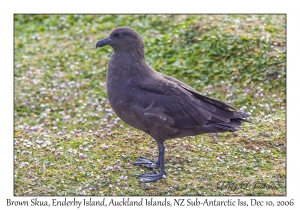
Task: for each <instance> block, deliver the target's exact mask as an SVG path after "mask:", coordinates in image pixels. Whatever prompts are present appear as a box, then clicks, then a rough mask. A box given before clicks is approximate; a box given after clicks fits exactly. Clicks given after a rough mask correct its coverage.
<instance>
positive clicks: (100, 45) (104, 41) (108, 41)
mask: <svg viewBox="0 0 300 210" xmlns="http://www.w3.org/2000/svg"><path fill="white" fill-rule="evenodd" d="M111 42H112V41H111V39H110V38H109V37H107V38H105V39H102V40H100V41H98V42H97V44H96V49H97V48H98V47H103V46H105V45H109V44H110V43H111Z"/></svg>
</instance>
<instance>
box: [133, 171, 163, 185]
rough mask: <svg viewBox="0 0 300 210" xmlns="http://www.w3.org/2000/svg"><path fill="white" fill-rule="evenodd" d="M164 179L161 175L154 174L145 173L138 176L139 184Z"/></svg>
mask: <svg viewBox="0 0 300 210" xmlns="http://www.w3.org/2000/svg"><path fill="white" fill-rule="evenodd" d="M162 178H164V175H163V174H158V173H156V172H153V173H147V174H141V175H138V179H139V181H140V182H145V183H147V182H156V181H158V180H160V179H162Z"/></svg>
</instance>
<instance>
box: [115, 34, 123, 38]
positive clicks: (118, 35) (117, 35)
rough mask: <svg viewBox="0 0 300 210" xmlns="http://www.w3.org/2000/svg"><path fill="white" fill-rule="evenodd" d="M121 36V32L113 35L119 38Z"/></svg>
mask: <svg viewBox="0 0 300 210" xmlns="http://www.w3.org/2000/svg"><path fill="white" fill-rule="evenodd" d="M122 36H123V34H122V33H117V34H116V35H115V37H117V38H120V37H122Z"/></svg>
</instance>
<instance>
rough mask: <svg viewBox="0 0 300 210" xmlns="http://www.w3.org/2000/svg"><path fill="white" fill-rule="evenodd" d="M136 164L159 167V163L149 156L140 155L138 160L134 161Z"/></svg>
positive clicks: (151, 167) (153, 167)
mask: <svg viewBox="0 0 300 210" xmlns="http://www.w3.org/2000/svg"><path fill="white" fill-rule="evenodd" d="M132 164H133V165H135V166H145V167H146V168H150V169H155V168H159V164H158V163H157V162H154V161H153V160H150V159H148V158H145V157H142V156H140V157H139V158H138V159H137V161H136V162H134V163H132Z"/></svg>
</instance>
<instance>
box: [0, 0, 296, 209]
mask: <svg viewBox="0 0 300 210" xmlns="http://www.w3.org/2000/svg"><path fill="white" fill-rule="evenodd" d="M295 2H296V1H279V0H264V1H261V0H251V1H241V0H234V1H228V0H227V1H222V0H218V1H200V0H199V1H191V0H185V1H177V0H173V1H161V0H159V1H158V0H151V1H128V0H112V1H109V0H105V1H101V0H98V1H89V0H85V1H78V0H74V1H38V0H26V1H21V0H18V1H16V0H15V1H10V2H9V3H5V4H4V3H1V12H0V15H1V18H0V22H1V24H0V25H1V31H0V40H1V50H0V51H1V57H0V58H1V68H0V71H1V74H0V75H1V76H0V80H1V82H0V91H1V94H0V96H1V103H0V106H1V108H0V117H1V118H0V119H1V120H0V123H1V124H0V128H1V129H0V130H1V135H0V141H1V146H0V154H1V158H0V167H1V169H0V171H1V173H0V176H1V178H0V207H1V209H12V207H7V206H6V199H7V198H13V199H14V200H23V198H22V197H13V153H12V151H13V14H14V13H112V14H114V13H153V14H156V13H176V14H177V13H286V14H287V57H288V59H287V84H288V93H287V97H288V98H287V119H288V124H287V125H288V126H287V131H288V134H287V152H288V153H287V160H288V164H287V167H288V171H287V175H288V177H287V178H288V180H287V197H256V198H257V199H264V198H265V199H266V200H273V201H275V200H290V199H295V205H294V207H296V208H297V207H298V209H299V194H298V193H297V192H298V191H299V189H300V186H299V180H298V179H297V178H298V177H299V163H298V164H297V162H299V151H300V148H299V142H300V138H299V136H298V135H297V129H299V123H298V121H299V119H298V117H299V111H298V110H299V107H300V103H299V98H300V97H299V85H298V84H299V65H300V63H299V50H300V48H299V37H300V36H299V22H300V21H299V20H300V18H299V11H298V10H299V9H296V8H299V7H297V4H296V3H295ZM156 198H157V197H156ZM169 198H170V197H169ZM185 198H187V197H185ZM209 198H213V197H209ZM216 198H217V199H218V200H223V199H227V198H228V197H216ZM251 198H253V197H245V199H246V200H250V199H251ZM297 198H298V199H297ZM28 199H30V198H28ZM45 199H47V200H48V199H49V200H50V199H52V198H49V197H48V198H45ZM157 199H160V198H159V197H158V198H157ZM161 199H162V198H161ZM98 208H100V207H98ZM124 208H129V207H124ZM130 208H132V207H130ZM145 208H146V207H145ZM152 208H153V207H152ZM198 208H199V207H198ZM231 208H232V207H231ZM264 208H266V207H264ZM56 209H58V208H56ZM73 209H74V208H73ZM80 209H82V208H80ZM212 209H214V208H212Z"/></svg>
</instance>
